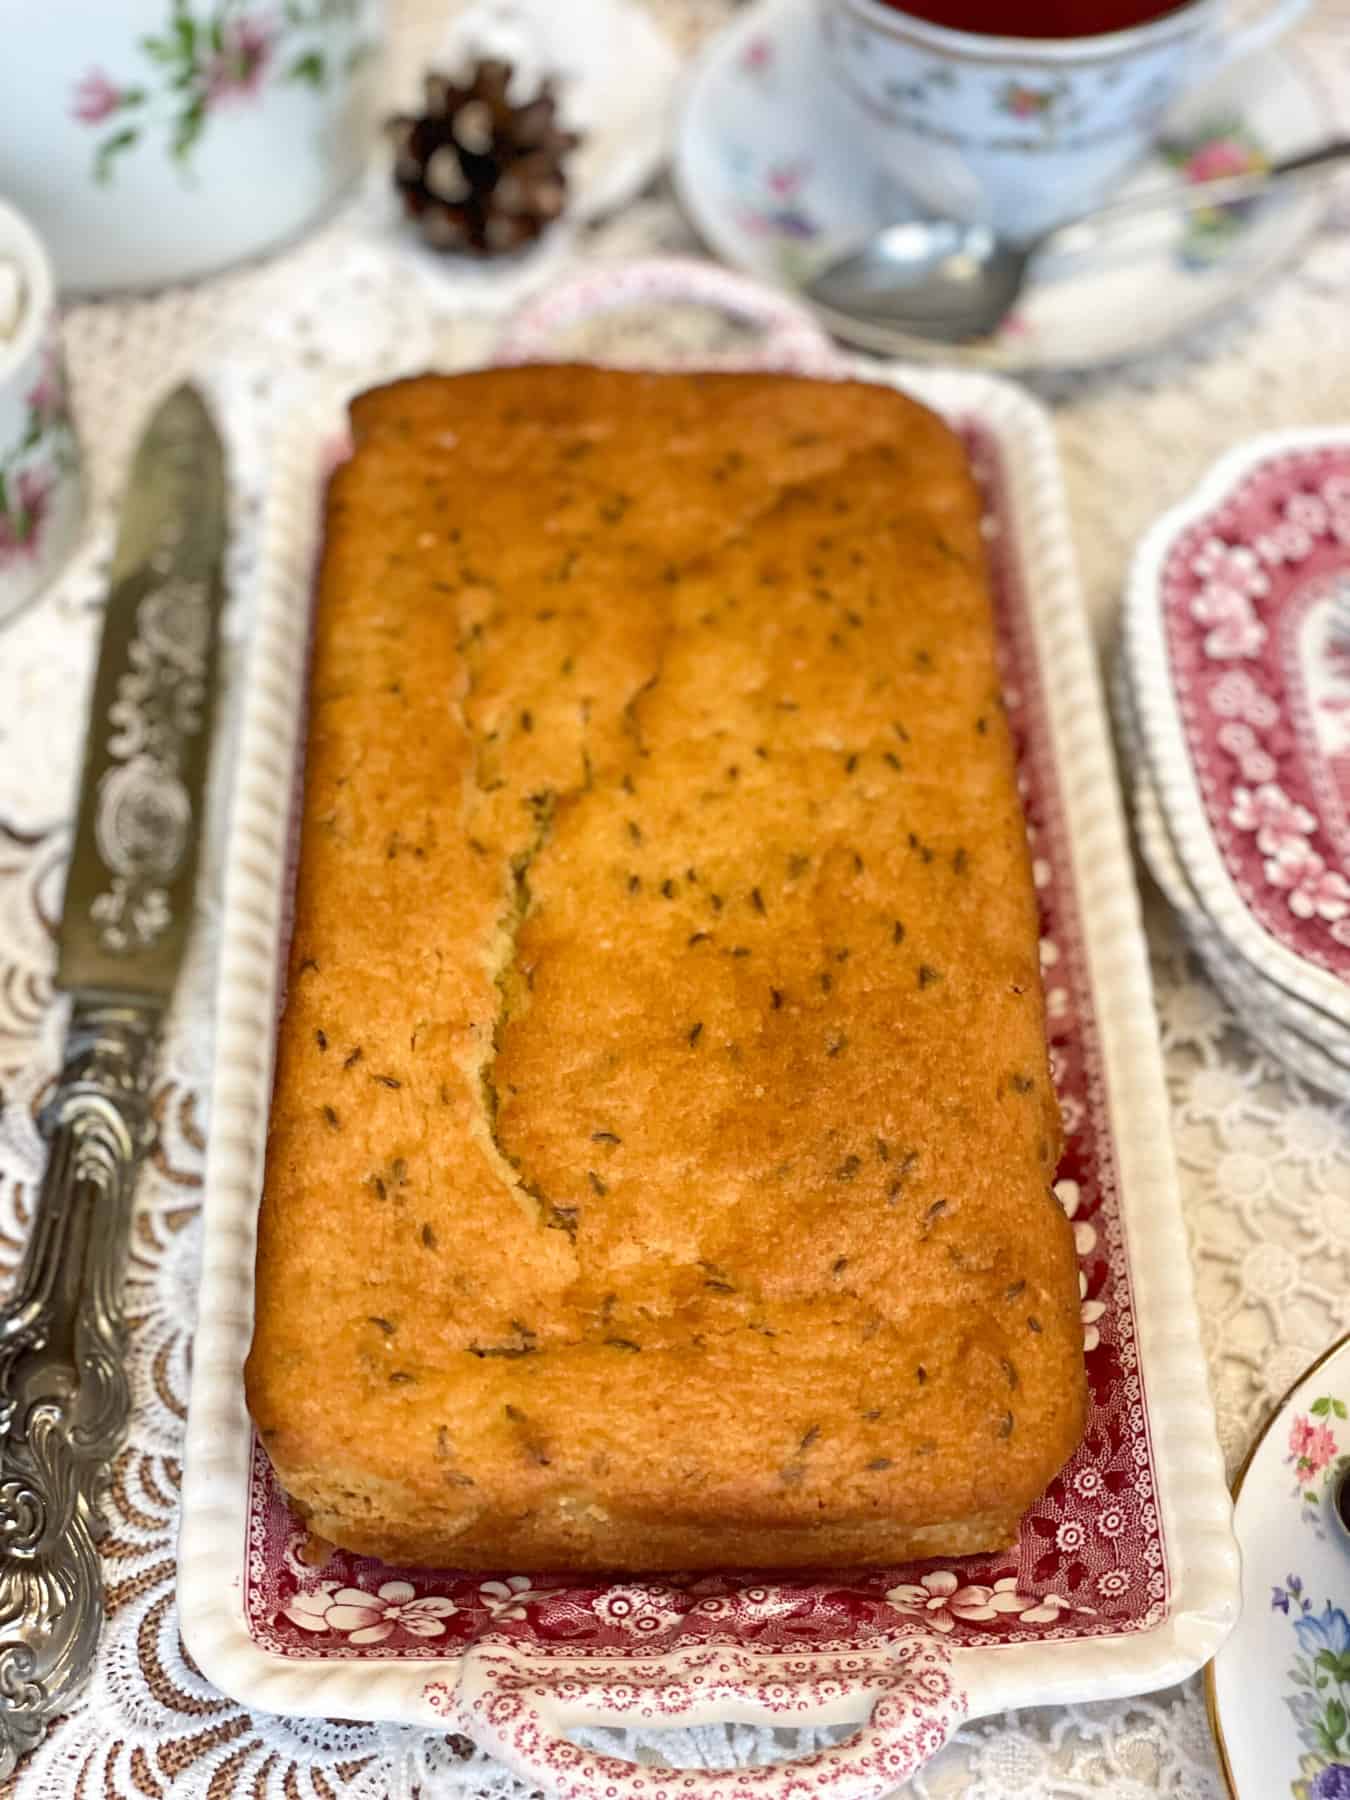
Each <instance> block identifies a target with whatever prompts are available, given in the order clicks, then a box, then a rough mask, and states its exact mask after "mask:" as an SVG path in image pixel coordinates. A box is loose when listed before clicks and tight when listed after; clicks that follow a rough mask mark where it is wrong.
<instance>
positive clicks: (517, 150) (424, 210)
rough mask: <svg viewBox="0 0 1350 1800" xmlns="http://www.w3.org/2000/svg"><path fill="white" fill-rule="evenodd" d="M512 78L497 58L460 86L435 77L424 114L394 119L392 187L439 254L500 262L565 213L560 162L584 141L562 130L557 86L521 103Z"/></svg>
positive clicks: (505, 64)
mask: <svg viewBox="0 0 1350 1800" xmlns="http://www.w3.org/2000/svg"><path fill="white" fill-rule="evenodd" d="M512 73H513V71H512V67H511V64H510V63H508V62H501V61H498V60H496V59H491V60H487V59H485V60H484V61H483V62H480V63H478V64H476V65H475V66H474V67H473V68H471V69H470V70H469V71H468V72H467V73H466V74H464V75H463V76H461V77H460V78H459V79H454V78H452V77H451V76H449V75H441V74H436V73H435V72H432V73H430V74H428V75H427V76H426V78H425V102H424V104H425V110H424V111H423V112H422V113H420V114H409V113H403V114H400V115H399V116H398V117H396V118H393V119H391V120H390V121H389V131H390V134H391V136H392V137H393V140H394V146H395V156H394V185H395V187H396V188H397V189H398V191H399V193H400V194H401V195H402V196H403V210H404V212H405V213H406V214H407V215H408V217H409V218H410V219H413V220H415V221H416V224H417V228H418V230H419V231H420V232H421V234H422V237H423V238H424V240H425V241H426V242H427V243H428V244H430V245H431V247H432V249H433V250H448V251H462V252H467V253H468V254H469V255H471V256H499V255H502V254H504V253H505V252H508V251H511V250H518V249H520V248H521V247H522V246H523V245H525V244H529V243H532V242H533V241H534V239H535V238H537V237H539V236H540V235H541V233H542V232H543V231H544V230H545V229H546V228H547V227H548V226H549V225H551V224H552V223H553V221H554V220H555V219H556V218H557V217H558V216H559V215H560V214H561V212H562V210H563V207H564V205H565V203H566V200H567V175H566V172H565V170H564V167H563V163H564V160H565V158H566V156H567V154H568V152H569V151H571V150H573V149H575V147H576V145H577V144H578V143H579V142H580V139H579V138H578V137H577V136H576V134H575V133H573V132H570V131H564V130H563V129H562V128H561V126H560V125H559V124H558V116H557V115H558V106H557V101H556V99H555V97H554V92H553V84H552V82H550V81H545V82H543V83H542V84H541V86H540V88H539V92H538V93H537V94H536V95H535V96H534V98H533V99H531V100H526V101H524V102H522V103H520V104H515V103H514V102H512V101H511V100H510V99H509V98H508V96H507V89H508V88H509V86H510V84H511V76H512Z"/></svg>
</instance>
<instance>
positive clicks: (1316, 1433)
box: [1289, 1414, 1337, 1478]
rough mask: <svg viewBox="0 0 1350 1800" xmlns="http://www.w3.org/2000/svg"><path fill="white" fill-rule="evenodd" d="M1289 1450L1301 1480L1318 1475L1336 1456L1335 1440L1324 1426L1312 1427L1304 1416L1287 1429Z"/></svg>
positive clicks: (1311, 1423)
mask: <svg viewBox="0 0 1350 1800" xmlns="http://www.w3.org/2000/svg"><path fill="white" fill-rule="evenodd" d="M1289 1450H1290V1454H1291V1455H1292V1456H1294V1457H1296V1458H1297V1460H1298V1473H1299V1476H1300V1477H1301V1478H1302V1477H1309V1476H1313V1475H1320V1474H1321V1473H1322V1471H1323V1469H1325V1468H1326V1467H1327V1466H1328V1464H1329V1463H1330V1462H1331V1460H1332V1458H1333V1457H1334V1456H1335V1455H1336V1450H1337V1445H1336V1439H1335V1437H1334V1436H1333V1435H1332V1433H1331V1431H1330V1430H1329V1429H1328V1427H1327V1426H1326V1425H1325V1424H1318V1425H1314V1424H1313V1422H1312V1420H1311V1419H1310V1418H1308V1417H1307V1415H1306V1414H1304V1415H1300V1416H1298V1417H1296V1418H1295V1419H1294V1421H1293V1423H1292V1424H1291V1425H1290V1427H1289Z"/></svg>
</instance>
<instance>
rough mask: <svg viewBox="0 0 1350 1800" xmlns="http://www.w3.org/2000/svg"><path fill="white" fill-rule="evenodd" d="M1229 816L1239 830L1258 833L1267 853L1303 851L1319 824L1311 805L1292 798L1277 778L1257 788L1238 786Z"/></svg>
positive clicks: (1289, 853) (1290, 853)
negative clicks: (1311, 811) (1313, 830)
mask: <svg viewBox="0 0 1350 1800" xmlns="http://www.w3.org/2000/svg"><path fill="white" fill-rule="evenodd" d="M1228 817H1229V818H1230V819H1231V820H1232V822H1233V824H1234V825H1236V826H1237V828H1238V830H1239V831H1254V832H1255V833H1256V847H1257V849H1258V850H1260V852H1261V854H1262V855H1263V856H1280V855H1282V854H1288V855H1291V856H1292V855H1297V854H1299V853H1300V852H1302V851H1304V850H1305V849H1306V848H1307V843H1306V838H1307V834H1308V832H1310V831H1311V830H1312V829H1313V828H1314V826H1315V825H1316V824H1317V820H1316V819H1315V818H1314V817H1313V815H1312V814H1311V813H1310V812H1309V811H1308V809H1307V807H1306V806H1300V805H1299V804H1298V802H1297V801H1296V800H1291V799H1290V798H1289V796H1288V794H1286V793H1285V791H1284V789H1283V788H1282V787H1280V786H1279V784H1278V783H1277V782H1274V781H1266V782H1263V783H1262V784H1261V786H1260V787H1257V788H1247V787H1235V788H1234V789H1233V804H1232V806H1231V807H1230V808H1229V809H1228ZM1276 885H1277V886H1282V885H1283V883H1277V884H1276Z"/></svg>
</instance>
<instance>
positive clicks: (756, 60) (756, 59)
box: [741, 37, 773, 75]
mask: <svg viewBox="0 0 1350 1800" xmlns="http://www.w3.org/2000/svg"><path fill="white" fill-rule="evenodd" d="M741 67H742V69H744V70H745V72H746V74H747V75H763V74H764V73H765V72H766V70H768V69H770V68H772V67H773V41H772V39H770V38H766V37H757V38H751V40H750V42H749V43H748V44H747V45H746V46H745V49H744V50H742V52H741Z"/></svg>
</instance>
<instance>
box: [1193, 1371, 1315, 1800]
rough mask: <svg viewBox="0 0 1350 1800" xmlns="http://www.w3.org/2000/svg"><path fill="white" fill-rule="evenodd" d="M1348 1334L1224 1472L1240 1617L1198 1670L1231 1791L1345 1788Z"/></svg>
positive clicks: (1252, 1796)
mask: <svg viewBox="0 0 1350 1800" xmlns="http://www.w3.org/2000/svg"><path fill="white" fill-rule="evenodd" d="M1347 1468H1350V1337H1344V1338H1342V1339H1341V1340H1340V1342H1339V1343H1337V1344H1334V1345H1333V1346H1332V1347H1331V1349H1330V1350H1328V1351H1326V1352H1325V1354H1324V1355H1323V1356H1321V1357H1320V1358H1319V1359H1318V1360H1317V1362H1315V1363H1314V1364H1313V1365H1312V1367H1311V1368H1310V1369H1309V1370H1308V1371H1307V1373H1306V1374H1305V1375H1303V1376H1301V1377H1300V1379H1299V1380H1298V1382H1297V1383H1296V1384H1295V1386H1294V1387H1293V1388H1292V1389H1291V1390H1290V1392H1289V1393H1288V1394H1287V1395H1286V1397H1285V1399H1284V1401H1283V1403H1282V1404H1281V1405H1280V1407H1279V1408H1278V1409H1277V1411H1276V1413H1275V1415H1274V1417H1273V1418H1272V1419H1271V1420H1270V1422H1269V1424H1268V1425H1267V1426H1266V1428H1265V1430H1264V1431H1263V1432H1262V1434H1261V1436H1260V1437H1259V1438H1258V1439H1257V1440H1256V1443H1255V1444H1254V1445H1253V1447H1252V1450H1251V1453H1250V1454H1249V1456H1248V1457H1247V1460H1246V1462H1245V1463H1244V1464H1243V1467H1242V1468H1241V1470H1240V1471H1239V1472H1238V1477H1237V1480H1236V1482H1235V1483H1234V1484H1233V1497H1234V1501H1235V1508H1236V1510H1235V1519H1234V1523H1235V1525H1236V1529H1237V1535H1238V1542H1239V1543H1240V1544H1241V1546H1242V1617H1241V1619H1240V1620H1239V1622H1238V1626H1237V1629H1236V1630H1235V1631H1234V1632H1233V1634H1232V1636H1231V1637H1229V1638H1228V1639H1227V1640H1226V1642H1225V1643H1224V1644H1223V1646H1222V1647H1221V1649H1220V1650H1219V1653H1218V1655H1217V1656H1216V1657H1215V1658H1214V1661H1213V1662H1212V1663H1210V1665H1209V1667H1208V1668H1207V1669H1206V1670H1205V1694H1206V1699H1207V1701H1208V1704H1209V1714H1210V1723H1211V1724H1212V1726H1213V1728H1214V1736H1215V1739H1216V1740H1217V1742H1218V1746H1219V1756H1220V1761H1221V1762H1222V1764H1223V1769H1224V1774H1225V1775H1226V1777H1227V1780H1228V1786H1229V1789H1230V1790H1231V1792H1232V1793H1233V1794H1234V1795H1235V1796H1237V1800H1285V1797H1286V1796H1288V1797H1289V1800H1347V1797H1350V1532H1348V1531H1347V1527H1346V1524H1345V1522H1344V1521H1343V1520H1342V1518H1341V1517H1340V1516H1339V1515H1338V1514H1337V1511H1336V1505H1335V1492H1336V1485H1337V1478H1338V1477H1339V1476H1340V1475H1341V1474H1342V1472H1343V1471H1344V1470H1345V1469H1347Z"/></svg>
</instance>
